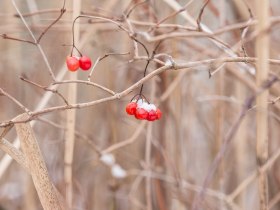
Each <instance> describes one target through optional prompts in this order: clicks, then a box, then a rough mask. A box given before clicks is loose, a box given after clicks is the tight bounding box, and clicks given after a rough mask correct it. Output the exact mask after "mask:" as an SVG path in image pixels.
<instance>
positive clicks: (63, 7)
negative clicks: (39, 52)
mask: <svg viewBox="0 0 280 210" xmlns="http://www.w3.org/2000/svg"><path fill="white" fill-rule="evenodd" d="M65 1H66V0H64V1H63V6H62V9H61V10H60V14H59V16H58V17H57V18H56V19H55V20H54V21H53V22H52V23H51V24H50V25H49V26H48V27H46V29H45V30H44V31H43V32H42V33H41V35H40V36H39V37H38V38H37V43H38V44H39V43H40V41H41V39H42V38H43V36H44V35H45V34H46V33H47V31H48V30H49V29H50V28H51V27H52V26H53V25H54V24H56V23H57V22H58V21H59V20H60V19H61V17H62V16H63V14H64V13H65V12H66V9H65Z"/></svg>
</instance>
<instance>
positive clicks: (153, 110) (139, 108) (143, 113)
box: [126, 99, 162, 121]
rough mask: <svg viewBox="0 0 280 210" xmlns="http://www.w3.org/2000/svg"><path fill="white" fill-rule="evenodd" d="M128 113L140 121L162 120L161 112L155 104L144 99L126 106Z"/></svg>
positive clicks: (133, 101)
mask: <svg viewBox="0 0 280 210" xmlns="http://www.w3.org/2000/svg"><path fill="white" fill-rule="evenodd" d="M126 113H127V114H129V115H134V116H135V118H136V119H138V120H148V121H155V120H159V119H160V118H161V115H162V113H161V111H160V109H159V108H157V107H156V106H155V105H154V104H150V103H148V102H147V101H146V100H144V99H138V100H132V101H131V102H130V103H129V104H127V106H126Z"/></svg>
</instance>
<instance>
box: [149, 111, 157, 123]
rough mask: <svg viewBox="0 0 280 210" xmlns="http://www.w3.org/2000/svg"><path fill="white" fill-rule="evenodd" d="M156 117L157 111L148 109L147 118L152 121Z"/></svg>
mask: <svg viewBox="0 0 280 210" xmlns="http://www.w3.org/2000/svg"><path fill="white" fill-rule="evenodd" d="M156 119H157V113H156V112H155V111H154V110H151V111H149V115H148V118H147V120H149V121H154V120H156Z"/></svg>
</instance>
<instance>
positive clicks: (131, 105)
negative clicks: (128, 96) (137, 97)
mask: <svg viewBox="0 0 280 210" xmlns="http://www.w3.org/2000/svg"><path fill="white" fill-rule="evenodd" d="M136 108H137V103H135V102H130V103H129V104H127V106H126V108H125V110H126V113H127V114H129V115H135V112H136Z"/></svg>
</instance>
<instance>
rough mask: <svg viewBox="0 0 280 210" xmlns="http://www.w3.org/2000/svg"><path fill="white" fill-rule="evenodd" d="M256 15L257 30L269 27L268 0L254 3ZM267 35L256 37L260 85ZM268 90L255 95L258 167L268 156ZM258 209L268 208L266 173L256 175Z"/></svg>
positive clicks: (266, 67)
mask: <svg viewBox="0 0 280 210" xmlns="http://www.w3.org/2000/svg"><path fill="white" fill-rule="evenodd" d="M256 7H257V17H258V19H259V22H258V24H257V28H258V30H259V31H263V30H266V29H267V28H268V27H269V10H270V7H269V0H263V1H261V2H258V3H256ZM269 49H270V47H269V35H268V34H267V33H259V35H258V36H257V39H256V55H257V57H258V61H257V74H256V83H257V86H258V87H260V86H261V85H262V83H263V82H264V81H265V80H267V78H268V74H269V62H268V59H269ZM268 95H269V92H268V90H265V91H264V92H263V93H261V94H260V95H259V96H258V97H257V103H256V104H257V106H258V107H260V109H257V122H256V123H257V125H256V153H257V164H258V168H260V167H261V166H262V165H263V164H265V163H266V161H267V158H268V116H267V110H268V104H267V101H268ZM258 185H259V200H260V210H267V208H268V180H267V175H266V173H263V174H261V175H260V176H259V177H258Z"/></svg>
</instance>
